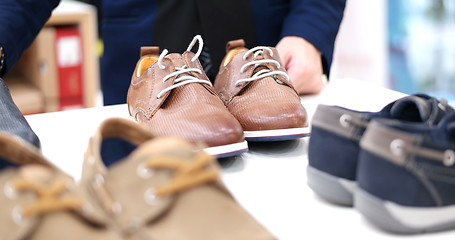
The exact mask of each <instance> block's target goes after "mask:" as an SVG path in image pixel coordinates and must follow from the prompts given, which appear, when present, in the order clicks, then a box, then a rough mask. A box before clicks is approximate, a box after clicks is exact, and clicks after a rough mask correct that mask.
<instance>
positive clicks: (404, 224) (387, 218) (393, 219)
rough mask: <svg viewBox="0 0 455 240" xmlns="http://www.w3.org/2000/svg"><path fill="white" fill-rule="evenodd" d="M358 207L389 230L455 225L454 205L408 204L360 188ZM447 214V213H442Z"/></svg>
mask: <svg viewBox="0 0 455 240" xmlns="http://www.w3.org/2000/svg"><path fill="white" fill-rule="evenodd" d="M354 198H355V199H354V205H355V208H356V209H357V210H358V211H359V212H360V213H361V214H362V215H363V216H364V217H365V218H366V219H367V220H368V221H370V222H371V223H373V224H374V225H376V226H377V227H379V228H381V229H384V230H386V231H389V232H394V233H400V234H417V233H424V232H437V231H442V230H448V229H455V215H454V214H453V211H454V207H453V206H450V207H437V208H436V207H435V208H428V207H427V208H422V207H420V208H419V207H406V206H400V205H397V204H393V203H390V202H386V201H383V200H381V199H379V198H377V197H375V196H373V195H371V194H370V193H368V192H366V191H364V190H362V189H357V190H356V191H355V197H354ZM443 215H446V216H443Z"/></svg>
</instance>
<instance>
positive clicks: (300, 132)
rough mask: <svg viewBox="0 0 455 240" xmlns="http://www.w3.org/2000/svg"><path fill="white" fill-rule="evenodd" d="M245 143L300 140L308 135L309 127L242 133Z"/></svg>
mask: <svg viewBox="0 0 455 240" xmlns="http://www.w3.org/2000/svg"><path fill="white" fill-rule="evenodd" d="M243 134H244V135H245V139H246V140H247V141H257V142H262V141H263V142H267V141H284V140H291V139H297V138H302V137H306V136H309V135H310V127H304V128H288V129H273V130H263V131H243Z"/></svg>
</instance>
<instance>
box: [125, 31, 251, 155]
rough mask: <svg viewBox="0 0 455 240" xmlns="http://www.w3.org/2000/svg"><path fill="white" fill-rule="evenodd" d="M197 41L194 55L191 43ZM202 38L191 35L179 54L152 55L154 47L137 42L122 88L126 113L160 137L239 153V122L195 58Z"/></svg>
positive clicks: (242, 144)
mask: <svg viewBox="0 0 455 240" xmlns="http://www.w3.org/2000/svg"><path fill="white" fill-rule="evenodd" d="M196 40H199V50H198V52H197V53H196V54H194V53H193V52H191V51H190V50H191V48H192V47H193V45H194V44H195V43H196ZM202 44H203V43H202V38H201V37H200V36H196V37H195V38H194V39H193V42H192V43H191V44H190V46H189V47H188V50H187V51H186V52H184V53H183V54H177V53H172V54H167V50H164V51H163V52H162V53H161V54H160V55H158V47H142V48H141V58H140V59H139V61H138V63H137V66H136V69H135V70H134V73H133V76H132V79H131V85H130V88H129V90H128V97H127V102H128V108H129V112H130V115H131V116H133V117H134V118H135V119H136V120H137V121H138V122H140V123H144V124H146V125H147V126H148V127H149V128H150V129H152V130H153V131H154V132H156V133H158V134H159V135H161V136H178V137H183V138H185V139H186V140H188V141H190V142H193V143H195V142H203V143H205V144H206V145H207V146H208V148H206V151H208V152H209V153H210V154H212V155H216V156H220V157H222V156H230V155H237V154H239V153H242V152H245V151H247V149H248V145H247V143H246V141H245V139H244V136H243V129H242V127H241V126H240V123H239V122H238V121H237V120H236V119H235V118H234V116H232V115H231V114H230V113H229V111H228V110H227V109H226V107H225V106H224V104H223V102H222V101H221V100H220V99H219V98H218V96H217V95H216V93H215V91H214V90H213V87H212V84H211V82H210V81H209V79H208V78H207V76H206V75H205V73H204V70H203V69H202V67H201V64H200V63H199V60H198V59H197V58H198V56H199V55H200V53H201V51H202Z"/></svg>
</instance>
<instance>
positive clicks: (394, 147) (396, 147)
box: [390, 139, 404, 156]
mask: <svg viewBox="0 0 455 240" xmlns="http://www.w3.org/2000/svg"><path fill="white" fill-rule="evenodd" d="M403 145H404V141H403V140H401V139H395V140H393V141H392V142H390V151H391V152H392V154H393V155H395V156H402V155H403Z"/></svg>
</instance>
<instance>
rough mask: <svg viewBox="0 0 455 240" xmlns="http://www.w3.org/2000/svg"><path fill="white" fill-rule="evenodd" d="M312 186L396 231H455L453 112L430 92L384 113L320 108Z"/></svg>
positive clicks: (310, 173)
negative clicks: (430, 94) (429, 94)
mask: <svg viewBox="0 0 455 240" xmlns="http://www.w3.org/2000/svg"><path fill="white" fill-rule="evenodd" d="M308 154H309V155H308V157H309V165H308V169H307V177H308V185H309V186H310V188H311V189H313V191H314V192H315V193H317V194H318V195H320V196H321V197H322V198H324V199H326V200H328V201H330V202H333V203H336V204H340V205H348V206H354V207H355V208H356V209H357V210H359V212H360V213H361V214H362V215H364V216H365V217H366V218H367V219H368V220H369V221H370V222H372V223H373V224H375V225H376V226H378V227H380V228H383V229H385V230H388V231H392V232H397V233H420V232H428V231H441V230H445V229H453V228H455V110H454V109H453V108H452V107H451V106H449V105H448V104H447V102H446V101H442V100H441V101H438V100H437V99H435V98H433V97H431V96H428V95H425V94H416V95H410V96H406V97H404V98H401V99H398V100H396V101H394V102H392V103H389V104H388V105H387V106H385V107H384V108H383V109H382V110H381V111H379V112H359V111H354V110H350V109H346V108H342V107H338V106H327V105H319V106H318V108H317V109H316V112H315V115H314V117H313V119H312V129H311V138H310V142H309V153H308Z"/></svg>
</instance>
